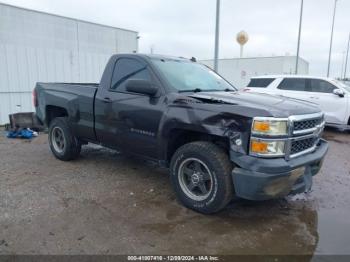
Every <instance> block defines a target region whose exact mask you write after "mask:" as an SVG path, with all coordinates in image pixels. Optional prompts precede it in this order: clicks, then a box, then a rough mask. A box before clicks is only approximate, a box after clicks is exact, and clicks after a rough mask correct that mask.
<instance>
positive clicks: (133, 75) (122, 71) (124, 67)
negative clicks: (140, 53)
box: [111, 58, 151, 92]
mask: <svg viewBox="0 0 350 262" xmlns="http://www.w3.org/2000/svg"><path fill="white" fill-rule="evenodd" d="M129 79H142V80H151V76H150V73H149V71H148V69H147V66H146V65H145V64H142V63H141V62H139V61H137V60H135V59H131V58H121V59H119V60H118V61H117V62H116V64H115V67H114V72H113V76H112V84H111V89H112V90H116V91H120V92H126V88H125V83H126V81H127V80H129Z"/></svg>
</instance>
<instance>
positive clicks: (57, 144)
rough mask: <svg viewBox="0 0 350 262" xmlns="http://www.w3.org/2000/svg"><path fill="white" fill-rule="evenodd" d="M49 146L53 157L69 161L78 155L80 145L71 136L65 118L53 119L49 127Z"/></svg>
mask: <svg viewBox="0 0 350 262" xmlns="http://www.w3.org/2000/svg"><path fill="white" fill-rule="evenodd" d="M49 144H50V148H51V151H52V153H53V154H54V156H55V157H56V158H58V159H60V160H63V161H69V160H73V159H75V158H77V157H78V156H79V155H80V151H81V143H80V142H79V141H78V139H77V138H76V137H75V136H74V135H73V133H72V131H71V129H70V127H69V125H68V119H67V118H66V117H57V118H55V119H53V120H52V121H51V123H50V127H49Z"/></svg>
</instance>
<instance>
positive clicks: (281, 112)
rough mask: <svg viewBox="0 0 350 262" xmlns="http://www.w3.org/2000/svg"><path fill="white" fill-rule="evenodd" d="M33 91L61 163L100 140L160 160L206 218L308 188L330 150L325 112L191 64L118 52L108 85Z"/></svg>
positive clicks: (187, 201) (184, 198)
mask: <svg viewBox="0 0 350 262" xmlns="http://www.w3.org/2000/svg"><path fill="white" fill-rule="evenodd" d="M33 94H34V104H35V106H36V113H37V116H38V118H39V119H40V121H42V122H43V123H44V124H45V125H47V126H48V127H49V135H48V138H49V144H50V148H51V151H52V153H53V154H54V156H55V157H56V158H58V159H60V160H64V161H68V160H72V159H75V158H77V157H78V156H79V154H80V150H81V145H83V144H86V143H89V142H91V143H95V144H101V145H104V146H106V147H110V148H115V149H118V150H120V151H121V152H125V153H128V154H135V155H138V156H141V157H144V158H147V159H153V160H155V161H157V163H159V164H160V165H162V166H164V167H169V169H170V177H171V181H172V185H173V188H174V190H175V192H176V195H177V197H178V199H179V200H180V201H181V202H182V203H183V204H184V205H185V206H187V207H189V208H192V209H194V210H196V211H199V212H202V213H213V212H216V211H219V210H221V209H222V208H224V207H225V206H226V204H227V203H228V202H229V201H230V200H231V199H232V197H233V195H234V194H235V195H236V196H238V197H242V198H246V199H251V200H265V199H271V198H278V197H282V196H285V195H287V194H290V193H298V192H304V191H306V190H309V189H310V188H311V184H312V176H313V175H315V174H316V173H317V172H318V171H319V169H320V168H321V164H322V160H323V158H324V156H325V154H326V152H327V148H328V144H327V142H326V141H325V140H323V139H322V138H321V133H322V130H323V127H324V117H323V113H322V112H321V111H320V110H319V109H318V108H317V107H315V106H312V105H311V104H309V103H306V102H298V101H295V100H290V99H288V98H284V97H278V96H271V95H263V94H255V93H247V92H241V91H237V90H236V89H235V88H234V87H233V86H231V85H230V84H229V83H228V82H227V81H226V80H224V79H223V78H221V77H220V76H219V75H217V74H216V73H215V72H214V71H212V70H211V69H209V68H207V67H205V66H203V65H201V64H198V63H196V62H194V61H191V60H187V59H182V58H172V57H165V56H153V55H141V54H130V55H114V56H112V58H111V59H110V60H109V62H108V64H107V66H106V68H105V71H104V73H103V76H102V79H101V82H100V84H65V83H37V84H36V87H35V90H34V92H33ZM135 183H137V181H135Z"/></svg>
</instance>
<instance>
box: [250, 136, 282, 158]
mask: <svg viewBox="0 0 350 262" xmlns="http://www.w3.org/2000/svg"><path fill="white" fill-rule="evenodd" d="M284 147H285V141H273V140H264V139H257V138H251V141H250V153H251V154H252V155H262V156H275V157H276V156H284V152H285V150H284Z"/></svg>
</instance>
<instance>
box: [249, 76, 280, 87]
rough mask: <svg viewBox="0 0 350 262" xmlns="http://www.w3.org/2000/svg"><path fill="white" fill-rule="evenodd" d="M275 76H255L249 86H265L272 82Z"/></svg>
mask: <svg viewBox="0 0 350 262" xmlns="http://www.w3.org/2000/svg"><path fill="white" fill-rule="evenodd" d="M274 80H275V78H253V79H251V80H250V82H249V84H248V86H247V87H260V88H264V87H267V86H268V85H269V84H271V83H272V82H273V81H274Z"/></svg>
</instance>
